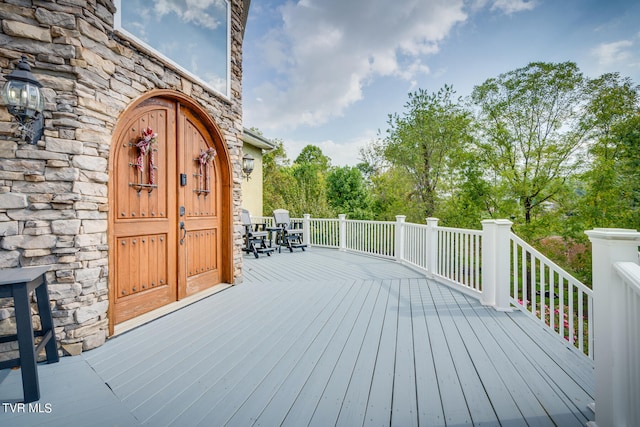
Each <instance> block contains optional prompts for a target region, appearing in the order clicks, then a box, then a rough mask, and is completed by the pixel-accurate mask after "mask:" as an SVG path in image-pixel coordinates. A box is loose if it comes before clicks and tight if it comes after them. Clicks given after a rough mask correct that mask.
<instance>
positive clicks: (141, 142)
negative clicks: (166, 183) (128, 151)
mask: <svg viewBox="0 0 640 427" xmlns="http://www.w3.org/2000/svg"><path fill="white" fill-rule="evenodd" d="M157 137H158V134H157V133H154V132H153V130H152V129H151V128H146V129H143V130H142V136H141V137H140V138H139V139H138V142H136V144H135V145H136V147H137V148H138V158H137V159H136V164H135V166H136V167H137V168H138V171H140V172H144V158H145V156H147V155H148V163H149V184H151V185H153V184H155V181H156V169H157V167H156V165H155V156H154V154H153V151H154V150H153V145H154V144H156V143H157V141H158V140H157Z"/></svg>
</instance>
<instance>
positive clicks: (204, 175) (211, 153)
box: [197, 147, 218, 193]
mask: <svg viewBox="0 0 640 427" xmlns="http://www.w3.org/2000/svg"><path fill="white" fill-rule="evenodd" d="M217 154H218V153H217V152H216V150H215V148H212V147H210V148H207V149H206V150H203V149H202V148H201V149H200V155H199V156H198V159H197V160H198V164H199V167H200V189H201V191H203V192H205V193H208V192H209V173H210V172H209V168H210V166H211V162H213V159H214V157H216V155H217Z"/></svg>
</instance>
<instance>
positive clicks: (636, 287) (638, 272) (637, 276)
mask: <svg viewBox="0 0 640 427" xmlns="http://www.w3.org/2000/svg"><path fill="white" fill-rule="evenodd" d="M613 267H614V268H615V270H616V272H617V273H618V274H619V275H620V277H622V279H623V280H624V281H625V282H626V283H628V284H629V286H630V287H631V289H632V290H633V291H634V292H635V293H636V294H638V295H640V265H638V264H636V263H635V262H616V263H615V264H613Z"/></svg>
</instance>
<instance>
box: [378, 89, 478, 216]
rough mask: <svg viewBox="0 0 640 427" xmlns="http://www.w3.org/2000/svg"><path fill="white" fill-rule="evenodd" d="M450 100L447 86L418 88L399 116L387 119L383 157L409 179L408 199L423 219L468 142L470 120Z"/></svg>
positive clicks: (430, 212)
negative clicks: (417, 207) (418, 210)
mask: <svg viewBox="0 0 640 427" xmlns="http://www.w3.org/2000/svg"><path fill="white" fill-rule="evenodd" d="M454 97H455V91H454V90H453V88H452V87H451V86H445V87H444V88H442V89H440V90H439V91H438V92H435V93H428V92H427V91H425V90H422V89H420V90H418V91H417V92H413V93H410V94H409V101H407V103H406V104H405V112H404V114H403V115H399V114H392V115H391V116H389V120H388V125H389V129H388V131H387V137H386V138H385V144H386V146H385V151H384V154H385V157H386V158H387V160H388V161H389V162H390V163H391V164H392V165H393V167H396V168H400V169H402V170H403V171H404V172H405V173H406V175H407V176H408V177H409V179H410V180H411V184H412V186H413V191H412V192H411V193H410V194H409V195H408V196H409V200H410V201H412V202H413V203H416V204H419V205H420V206H421V210H422V215H423V217H429V216H432V215H433V214H434V213H435V211H436V200H437V191H438V186H439V185H440V183H441V180H442V179H443V177H444V176H445V175H446V174H447V172H448V171H449V169H450V168H451V166H452V163H453V162H455V160H456V158H457V155H458V154H459V153H460V152H461V151H462V150H463V149H464V147H465V145H466V144H468V142H469V141H470V125H471V117H470V115H469V113H468V112H467V111H466V110H465V109H464V108H463V107H461V105H460V102H459V100H458V101H456V99H455V98H454Z"/></svg>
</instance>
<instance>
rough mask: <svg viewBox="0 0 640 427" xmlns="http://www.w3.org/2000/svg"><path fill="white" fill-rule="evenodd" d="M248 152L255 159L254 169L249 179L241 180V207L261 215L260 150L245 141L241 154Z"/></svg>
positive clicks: (253, 213) (255, 214) (252, 213)
mask: <svg viewBox="0 0 640 427" xmlns="http://www.w3.org/2000/svg"><path fill="white" fill-rule="evenodd" d="M245 154H250V155H252V156H253V158H254V159H255V162H254V169H253V172H252V173H251V176H250V178H249V180H247V179H246V178H245V179H243V181H242V207H243V208H245V209H247V210H248V211H249V212H250V213H251V215H254V216H261V215H262V150H261V149H260V148H256V147H254V146H252V145H250V144H247V143H245V144H244V145H243V147H242V155H243V156H244V155H245Z"/></svg>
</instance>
